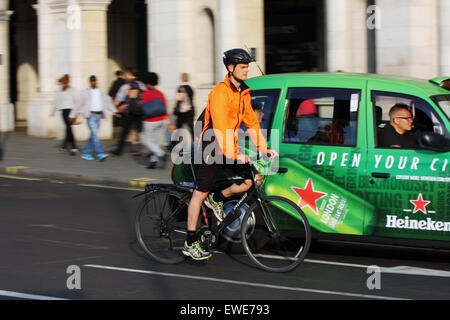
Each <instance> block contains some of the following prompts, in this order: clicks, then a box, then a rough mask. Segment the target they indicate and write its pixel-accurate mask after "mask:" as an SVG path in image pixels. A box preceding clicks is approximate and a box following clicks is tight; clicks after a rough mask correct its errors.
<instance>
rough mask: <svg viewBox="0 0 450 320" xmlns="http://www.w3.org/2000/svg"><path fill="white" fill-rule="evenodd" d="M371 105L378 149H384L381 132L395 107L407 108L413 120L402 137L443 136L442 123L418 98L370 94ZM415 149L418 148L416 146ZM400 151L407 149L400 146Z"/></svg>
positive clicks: (380, 93)
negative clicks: (429, 133) (432, 133)
mask: <svg viewBox="0 0 450 320" xmlns="http://www.w3.org/2000/svg"><path fill="white" fill-rule="evenodd" d="M372 105H373V112H374V122H375V124H374V128H375V133H374V137H375V146H376V147H378V148H382V147H385V146H383V145H382V141H380V140H381V132H382V131H383V129H386V127H387V126H389V125H390V121H391V119H390V116H389V112H390V110H391V108H393V106H395V105H402V106H405V107H407V108H408V110H409V111H410V113H411V116H412V118H413V120H412V128H411V130H410V131H408V130H407V132H405V133H404V135H410V136H412V137H414V139H415V138H416V137H417V136H418V134H419V133H423V132H434V133H437V134H440V135H445V133H446V129H445V126H444V123H443V122H442V120H441V119H440V118H439V116H438V115H437V114H436V112H435V111H434V109H433V107H431V106H430V105H429V104H428V103H427V102H426V101H425V100H423V99H420V98H418V97H414V96H410V95H404V94H396V93H386V92H377V91H373V92H372ZM415 148H417V149H418V148H419V147H418V146H416V147H415ZM400 149H407V147H402V146H400Z"/></svg>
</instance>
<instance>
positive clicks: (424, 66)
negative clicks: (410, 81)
mask: <svg viewBox="0 0 450 320" xmlns="http://www.w3.org/2000/svg"><path fill="white" fill-rule="evenodd" d="M438 2H439V1H438V0H410V8H409V10H410V23H411V24H410V29H409V32H410V47H409V51H410V52H411V62H410V64H411V66H410V70H409V76H411V77H417V78H424V79H431V78H434V77H437V76H439V71H440V70H439V25H438V21H439V12H438ZM446 19H447V20H448V19H449V17H448V11H447V17H446ZM444 21H445V20H444ZM447 45H448V43H447Z"/></svg>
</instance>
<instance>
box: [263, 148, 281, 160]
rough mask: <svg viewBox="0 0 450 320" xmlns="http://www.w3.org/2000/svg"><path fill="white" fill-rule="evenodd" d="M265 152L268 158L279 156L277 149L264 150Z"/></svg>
mask: <svg viewBox="0 0 450 320" xmlns="http://www.w3.org/2000/svg"><path fill="white" fill-rule="evenodd" d="M266 154H267V155H268V156H269V158H272V159H273V158H276V157H279V154H278V152H277V151H275V150H272V149H268V150H267V151H266Z"/></svg>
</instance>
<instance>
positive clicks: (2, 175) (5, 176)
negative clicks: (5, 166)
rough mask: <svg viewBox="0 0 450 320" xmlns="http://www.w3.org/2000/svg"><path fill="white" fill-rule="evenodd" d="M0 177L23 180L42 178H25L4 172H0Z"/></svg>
mask: <svg viewBox="0 0 450 320" xmlns="http://www.w3.org/2000/svg"><path fill="white" fill-rule="evenodd" d="M0 178H5V179H16V180H25V181H41V180H42V179H40V178H25V177H17V176H9V175H6V174H0Z"/></svg>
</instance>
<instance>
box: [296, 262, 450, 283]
mask: <svg viewBox="0 0 450 320" xmlns="http://www.w3.org/2000/svg"><path fill="white" fill-rule="evenodd" d="M303 261H304V262H309V263H319V264H328V265H335V266H343V267H354V268H364V269H367V268H368V267H371V266H373V265H364V264H353V263H343V262H334V261H325V260H312V259H305V260H303ZM380 271H381V272H382V273H395V274H404V275H416V276H424V277H446V278H448V277H450V271H445V270H435V269H425V268H417V267H409V266H397V267H380Z"/></svg>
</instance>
